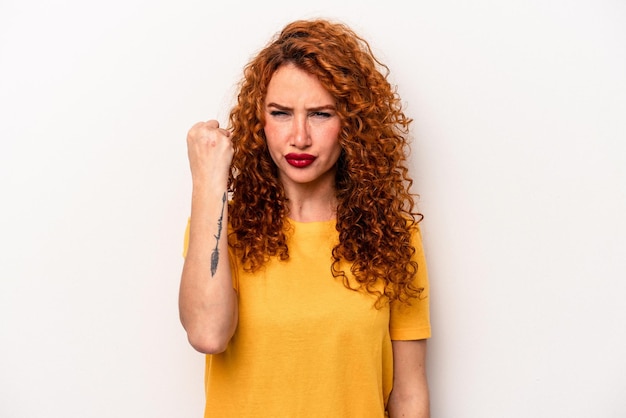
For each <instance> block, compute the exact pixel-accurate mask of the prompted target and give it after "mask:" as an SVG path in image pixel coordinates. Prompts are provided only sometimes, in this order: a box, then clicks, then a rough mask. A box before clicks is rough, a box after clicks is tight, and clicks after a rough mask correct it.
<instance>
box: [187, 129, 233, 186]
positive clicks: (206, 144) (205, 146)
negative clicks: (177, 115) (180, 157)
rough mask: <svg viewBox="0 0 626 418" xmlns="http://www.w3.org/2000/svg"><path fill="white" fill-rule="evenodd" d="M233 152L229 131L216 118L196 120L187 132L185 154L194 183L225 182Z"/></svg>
mask: <svg viewBox="0 0 626 418" xmlns="http://www.w3.org/2000/svg"><path fill="white" fill-rule="evenodd" d="M233 153H234V150H233V144H232V142H231V140H230V132H229V131H227V130H226V129H222V128H220V127H219V123H218V122H217V121H216V120H209V121H207V122H198V123H196V124H195V125H193V126H192V127H191V129H190V130H189V132H188V133H187V154H188V157H189V165H190V168H191V177H192V180H193V182H194V184H206V183H209V182H221V183H222V184H224V182H227V181H228V175H229V171H230V164H231V162H232V159H233ZM213 184H216V183H213Z"/></svg>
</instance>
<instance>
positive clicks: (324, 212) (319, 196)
mask: <svg viewBox="0 0 626 418" xmlns="http://www.w3.org/2000/svg"><path fill="white" fill-rule="evenodd" d="M287 199H288V202H287V205H288V207H289V217H290V218H291V219H293V220H294V221H297V222H316V221H329V220H331V219H335V217H336V213H337V197H336V195H335V189H334V188H327V189H308V190H307V189H303V188H300V189H298V191H297V192H296V193H294V190H291V191H287Z"/></svg>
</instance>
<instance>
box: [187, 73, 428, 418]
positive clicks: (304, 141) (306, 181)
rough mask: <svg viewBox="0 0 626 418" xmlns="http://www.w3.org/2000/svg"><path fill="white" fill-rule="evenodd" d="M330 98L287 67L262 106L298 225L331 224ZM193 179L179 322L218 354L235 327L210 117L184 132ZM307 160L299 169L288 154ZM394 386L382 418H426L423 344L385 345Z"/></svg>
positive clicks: (221, 147)
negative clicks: (390, 352)
mask: <svg viewBox="0 0 626 418" xmlns="http://www.w3.org/2000/svg"><path fill="white" fill-rule="evenodd" d="M334 106H335V103H334V99H333V97H332V96H331V95H330V94H329V93H328V91H327V90H326V89H324V87H323V86H322V85H321V83H320V82H319V81H318V80H317V79H316V78H315V77H313V76H311V75H310V74H308V73H306V72H304V71H302V70H300V69H298V68H296V67H295V66H293V65H285V66H283V67H281V68H279V69H278V70H277V71H276V72H275V73H274V75H273V77H272V79H271V81H270V83H269V85H268V91H267V95H266V100H265V103H264V108H265V113H266V114H265V119H266V122H265V126H264V130H265V135H266V138H267V145H268V149H269V152H270V155H271V157H272V159H273V161H274V162H275V164H276V166H277V168H278V175H279V179H280V181H281V182H282V184H283V186H284V189H285V193H286V195H287V198H288V204H289V216H290V217H291V218H292V219H294V220H296V221H300V222H314V221H324V220H329V219H333V218H334V217H335V208H336V206H337V200H336V197H335V189H334V178H335V170H336V163H337V160H338V158H339V156H340V154H341V146H340V144H339V140H338V135H339V132H340V129H341V127H340V125H341V121H340V119H339V117H338V116H337V114H336V112H335V107H334ZM187 148H188V157H189V163H190V169H191V174H192V185H193V187H192V203H191V216H190V231H189V247H188V252H187V256H186V258H185V263H184V265H183V272H182V277H181V284H180V293H179V311H180V318H181V323H182V324H183V327H184V329H185V330H186V332H187V336H188V339H189V342H190V344H191V345H192V346H193V347H194V348H195V349H196V350H198V351H200V352H202V353H207V354H216V353H220V352H223V351H224V350H225V349H226V347H227V346H228V342H229V341H230V339H231V338H232V336H233V334H234V332H235V329H236V327H237V320H238V315H237V312H238V304H237V295H236V293H235V291H234V289H233V288H232V278H231V272H230V264H229V261H228V249H227V241H226V234H225V233H222V232H224V231H223V229H224V228H226V225H227V223H228V205H224V204H223V199H224V197H225V196H226V190H227V181H228V173H229V167H230V163H231V161H232V157H233V148H232V143H231V140H230V132H228V131H226V130H224V129H222V128H220V127H219V124H218V122H217V121H215V120H211V121H208V122H200V123H197V124H195V125H194V126H193V127H192V128H191V129H190V130H189V133H188V135H187ZM294 154H296V155H297V156H302V155H307V156H311V157H312V158H314V161H313V162H312V163H310V164H308V165H306V166H303V167H294V166H293V165H292V164H289V162H288V160H289V156H290V155H292V156H293V155H294ZM392 346H393V355H394V386H393V390H392V392H391V395H390V399H389V403H388V412H389V416H390V417H392V418H396V417H414V418H428V417H429V416H430V415H429V398H428V385H427V381H426V372H425V358H426V341H425V340H419V341H392Z"/></svg>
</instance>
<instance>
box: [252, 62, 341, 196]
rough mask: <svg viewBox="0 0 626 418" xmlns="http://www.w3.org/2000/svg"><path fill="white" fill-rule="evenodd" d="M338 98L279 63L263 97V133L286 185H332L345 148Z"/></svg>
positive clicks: (289, 67) (307, 74) (301, 71)
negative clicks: (338, 161)
mask: <svg viewBox="0 0 626 418" xmlns="http://www.w3.org/2000/svg"><path fill="white" fill-rule="evenodd" d="M340 129H341V121H340V119H339V116H338V115H337V112H336V109H335V100H334V99H333V97H332V96H331V95H330V93H329V92H328V91H327V90H326V89H325V88H324V87H323V86H322V84H321V83H320V82H319V81H318V80H317V78H316V77H315V76H313V75H311V74H309V73H307V72H305V71H303V70H300V69H298V68H297V67H295V66H294V65H291V64H288V65H285V66H282V67H280V68H279V69H278V70H276V72H275V73H274V75H273V76H272V79H271V80H270V83H269V85H268V88H267V96H266V98H265V127H264V130H265V137H266V139H267V146H268V148H269V152H270V155H271V157H272V159H273V160H274V163H275V164H276V166H277V167H278V173H279V178H280V180H281V182H282V183H283V185H284V186H285V187H286V188H291V187H311V186H322V187H327V186H330V187H334V181H335V167H336V163H337V160H338V159H339V155H340V154H341V147H340V145H339V131H340Z"/></svg>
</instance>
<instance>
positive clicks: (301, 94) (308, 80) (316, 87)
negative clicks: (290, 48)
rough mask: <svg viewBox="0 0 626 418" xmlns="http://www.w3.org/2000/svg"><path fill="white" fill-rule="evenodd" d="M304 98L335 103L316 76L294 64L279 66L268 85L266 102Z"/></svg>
mask: <svg viewBox="0 0 626 418" xmlns="http://www.w3.org/2000/svg"><path fill="white" fill-rule="evenodd" d="M302 100H304V101H314V102H319V103H317V104H318V105H319V104H320V103H321V104H332V103H334V99H333V97H332V95H331V94H330V93H329V92H328V90H326V88H324V86H323V85H322V83H321V82H320V81H319V80H318V79H317V77H316V76H314V75H312V74H310V73H308V72H306V71H304V70H302V69H300V68H298V67H296V66H295V65H293V64H286V65H283V66H281V67H279V68H278V69H277V70H276V71H275V72H274V74H273V75H272V78H271V79H270V82H269V84H268V86H267V95H266V102H275V101H277V102H281V101H291V102H293V101H302ZM322 102H323V103H322ZM281 104H283V103H281Z"/></svg>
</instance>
